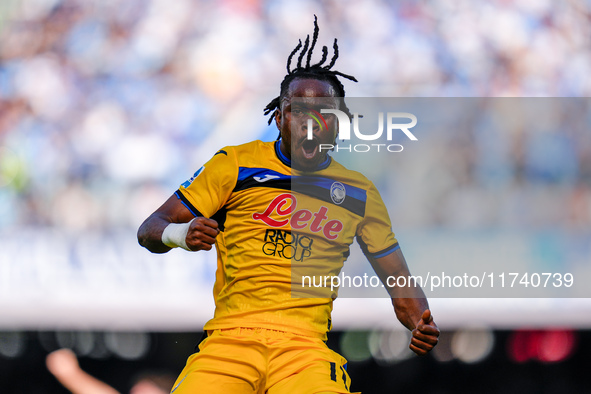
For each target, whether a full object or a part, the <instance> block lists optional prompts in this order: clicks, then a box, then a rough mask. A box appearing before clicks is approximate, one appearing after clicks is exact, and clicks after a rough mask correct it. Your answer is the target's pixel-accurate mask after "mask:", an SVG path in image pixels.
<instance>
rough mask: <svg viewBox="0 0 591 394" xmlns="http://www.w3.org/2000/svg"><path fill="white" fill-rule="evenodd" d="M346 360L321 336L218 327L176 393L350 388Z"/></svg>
mask: <svg viewBox="0 0 591 394" xmlns="http://www.w3.org/2000/svg"><path fill="white" fill-rule="evenodd" d="M346 365H347V360H345V359H344V358H343V357H342V356H340V355H339V354H337V353H336V352H333V351H332V350H330V349H329V348H328V347H327V346H326V344H325V343H324V342H323V341H322V340H321V339H316V338H310V337H305V336H300V335H296V334H292V333H287V332H283V331H275V330H268V329H264V328H232V329H223V330H214V331H212V332H210V333H209V336H208V337H207V338H206V339H205V340H204V341H203V342H201V344H200V345H199V353H195V354H193V355H191V357H189V359H188V360H187V365H186V366H185V368H184V369H183V371H182V372H181V374H180V375H179V377H178V379H177V381H176V382H175V384H174V386H173V389H172V391H171V393H174V394H189V393H190V394H196V393H208V394H218V393H219V394H243V393H244V394H246V393H249V394H253V393H257V394H283V393H285V394H320V393H331V394H333V393H350V391H349V387H350V385H351V379H350V378H349V375H348V374H347V371H346Z"/></svg>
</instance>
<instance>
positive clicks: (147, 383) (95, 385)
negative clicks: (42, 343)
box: [46, 349, 175, 394]
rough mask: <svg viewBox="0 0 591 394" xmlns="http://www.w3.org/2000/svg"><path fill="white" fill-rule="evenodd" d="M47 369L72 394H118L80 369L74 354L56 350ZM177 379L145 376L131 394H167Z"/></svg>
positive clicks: (141, 377)
mask: <svg viewBox="0 0 591 394" xmlns="http://www.w3.org/2000/svg"><path fill="white" fill-rule="evenodd" d="M46 363H47V369H48V370H49V372H51V373H52V374H53V375H54V376H55V377H56V379H57V380H59V382H60V383H61V384H62V385H63V386H64V387H65V388H67V389H68V390H70V392H72V394H118V393H119V392H118V391H117V390H115V389H114V388H113V387H111V386H109V385H108V384H106V383H105V382H102V381H100V380H98V379H97V378H95V377H93V376H91V375H89V374H88V373H86V372H85V371H83V370H82V369H81V368H80V365H79V364H78V359H77V358H76V355H75V354H74V352H72V351H71V350H69V349H60V350H56V351H54V352H52V353H50V354H48V355H47V359H46ZM174 380H175V378H174V377H172V376H168V375H163V374H143V375H141V376H140V377H139V378H138V379H137V381H136V382H135V383H134V385H133V387H132V388H131V390H130V391H129V393H130V394H167V393H169V392H170V389H171V388H172V385H173V383H174Z"/></svg>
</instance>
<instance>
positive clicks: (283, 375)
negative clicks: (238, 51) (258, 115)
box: [138, 21, 439, 394]
mask: <svg viewBox="0 0 591 394" xmlns="http://www.w3.org/2000/svg"><path fill="white" fill-rule="evenodd" d="M317 38H318V25H317V23H316V21H315V29H314V34H313V37H312V40H310V37H309V36H308V37H307V38H306V41H305V43H304V44H303V45H302V43H301V41H300V43H299V44H298V46H297V47H296V48H295V49H294V50H293V51H292V52H291V54H290V55H289V58H288V61H287V71H288V74H287V76H286V77H285V78H284V80H283V82H282V83H281V91H280V95H279V97H277V98H275V99H274V100H272V101H271V102H270V103H269V105H267V107H266V108H265V114H266V115H270V116H271V118H270V119H269V123H271V122H272V121H275V123H276V125H277V128H278V129H279V131H280V136H279V138H278V140H277V141H274V142H262V141H253V142H251V143H247V144H244V145H240V146H228V147H225V148H223V149H221V150H219V151H218V152H217V153H216V154H215V155H214V156H213V158H212V159H211V160H209V162H207V163H206V164H205V165H204V166H203V167H202V168H200V169H199V170H198V171H197V172H196V173H195V174H194V175H193V177H192V178H191V179H190V180H188V181H187V182H185V183H183V184H182V185H181V186H180V188H179V190H178V191H177V192H176V193H175V194H174V195H173V196H171V197H170V198H169V199H168V200H167V201H166V202H165V203H164V204H163V205H162V206H161V207H160V208H158V210H156V212H154V213H153V214H152V215H151V216H150V217H149V218H148V219H146V221H145V222H144V223H143V224H142V225H141V226H140V229H139V231H138V239H139V242H140V244H141V245H142V246H144V247H146V248H147V249H149V250H150V251H152V252H154V253H165V252H168V251H169V250H170V249H171V248H175V247H181V248H183V249H186V250H188V251H199V250H210V249H212V246H213V244H214V243H215V245H216V250H217V256H218V269H217V273H216V283H215V285H214V297H215V304H216V310H215V315H214V318H213V319H211V320H210V321H209V322H207V323H206V325H205V327H204V330H206V331H207V333H208V336H207V338H206V339H205V340H204V341H202V343H201V344H200V346H199V349H200V351H199V352H198V353H195V354H193V355H192V356H191V357H190V358H189V360H188V361H187V365H186V367H185V369H184V370H183V371H182V372H181V374H180V375H179V378H178V380H177V382H176V383H175V385H174V387H173V390H172V392H174V393H175V394H178V393H196V392H207V393H269V394H275V393H349V392H350V391H349V390H350V385H351V381H350V378H349V376H348V374H347V372H346V360H345V359H344V358H343V357H341V356H340V355H339V354H337V353H335V352H333V351H332V350H330V349H328V347H327V346H326V344H325V342H324V341H325V340H326V335H327V332H328V331H329V330H330V329H331V320H330V314H331V311H332V302H333V298H335V297H336V295H331V294H328V295H325V296H323V297H320V298H319V297H317V296H314V297H301V298H295V297H292V284H293V281H294V279H293V271H292V258H295V257H294V255H293V254H291V253H287V250H293V249H290V248H295V247H296V246H297V245H296V238H297V239H298V240H301V239H302V238H301V237H304V238H306V239H307V240H308V241H307V242H305V243H303V244H302V243H300V245H304V247H307V248H308V250H307V251H308V253H307V254H305V256H304V255H303V254H302V255H301V257H300V258H299V262H301V261H302V260H303V259H304V258H305V259H306V264H308V266H309V267H312V269H314V268H315V267H320V268H325V267H322V264H323V262H324V261H332V262H335V264H336V265H335V264H333V265H332V266H330V268H329V269H330V272H332V273H338V271H339V270H340V268H341V267H342V265H343V262H344V260H345V259H346V256H347V255H348V248H349V245H350V244H351V243H352V241H353V239H354V238H357V240H358V242H359V244H360V245H361V247H362V249H363V251H364V253H365V255H366V256H367V258H368V260H369V261H370V262H371V263H372V265H373V266H374V269H375V270H376V272H377V273H378V275H379V276H380V277H381V278H382V281H384V280H385V277H387V276H389V275H393V276H397V275H410V273H409V271H408V268H407V266H406V262H405V260H404V257H403V255H402V253H401V251H400V248H399V246H398V242H397V241H396V239H395V238H394V234H393V233H392V230H391V223H390V220H389V217H388V213H387V211H386V208H385V206H384V204H383V202H382V200H381V198H380V196H379V193H378V192H377V190H376V189H375V187H374V186H373V184H372V183H371V182H370V181H369V180H367V179H366V178H365V177H363V176H362V175H361V174H359V173H356V172H353V171H349V170H347V169H345V168H344V167H342V166H341V165H340V164H338V163H336V162H335V161H334V160H332V158H331V157H330V156H328V155H327V152H326V150H325V151H324V152H323V151H321V149H320V148H319V146H320V144H331V143H332V144H334V143H335V139H336V136H337V126H336V120H335V118H334V117H329V116H327V117H326V124H325V126H324V127H322V126H321V125H319V124H317V125H316V126H314V129H313V138H312V139H311V140H308V139H307V138H306V130H307V128H306V127H307V124H308V123H307V120H308V119H309V118H310V116H309V112H310V111H316V110H320V107H324V108H326V105H327V103H328V105H329V106H330V108H334V109H340V110H341V111H344V112H345V113H347V114H349V115H350V112H349V109H348V108H347V107H346V105H345V104H344V102H343V101H341V100H338V98H342V97H344V96H345V91H344V87H343V85H342V84H341V82H340V81H339V79H338V77H344V78H347V79H350V80H354V81H356V80H355V78H354V77H352V76H349V75H346V74H343V73H341V72H338V71H334V70H332V67H333V66H334V63H335V61H336V59H337V57H338V46H337V41H336V40H335V42H334V45H333V48H334V56H333V57H332V59H331V61H330V62H329V64H327V65H324V64H325V62H326V61H327V57H328V49H327V47H323V48H322V59H321V60H320V61H319V62H318V63H316V64H312V63H311V57H312V53H313V49H314V46H315V44H316V41H317ZM298 51H299V55H298V57H297V65H296V67H295V68H294V69H292V68H291V63H292V60H293V58H294V56H295V55H296V54H298ZM327 99H328V100H327ZM302 100H303V103H302ZM296 175H297V176H296ZM310 177H311V178H310ZM304 178H306V179H314V182H315V183H314V186H315V187H317V190H320V192H319V194H318V195H315V196H314V198H311V199H308V200H309V201H308V203H309V204H311V205H309V206H308V205H304V206H305V207H311V208H310V209H300V210H298V211H295V209H296V206H297V207H302V204H301V202H302V197H301V196H297V197H296V195H295V194H293V193H291V187H292V183H291V182H292V181H294V180H296V179H304ZM327 181H328V182H329V186H326V185H324V183H323V182H327ZM330 183H332V185H333V187H331V186H330ZM335 184H339V185H341V186H342V190H345V191H347V190H349V191H351V190H355V191H358V192H359V193H358V194H357V198H358V200H357V203H358V204H354V202H355V199H354V198H353V196H349V199H347V197H345V200H344V201H343V200H339V201H338V203H337V202H335V196H336V197H337V198H338V197H339V196H341V194H339V193H337V194H335V191H334V185H335ZM360 196H362V197H360ZM341 198H342V197H341ZM331 199H332V201H333V202H332V203H331ZM310 201H311V202H310ZM323 204H324V205H323ZM326 204H328V205H329V207H328V208H327V207H326V206H325V205H326ZM313 212H315V213H314V214H313ZM290 214H291V215H290ZM290 219H291V220H290ZM343 222H344V223H343ZM296 229H297V230H298V231H297V232H296V231H293V232H292V230H296ZM319 234H322V235H319ZM268 242H271V243H272V244H273V245H275V249H272V250H270V249H268V248H265V245H266V244H267V243H268ZM298 242H299V241H298ZM306 245H307V246H306ZM277 248H279V249H277ZM282 251H283V252H282ZM295 259H296V260H297V259H298V258H295ZM296 281H297V280H296ZM414 291H415V292H414V293H412V294H414V296H413V297H412V298H411V297H410V296H408V295H409V294H411V293H404V294H405V295H407V297H408V298H407V297H397V295H401V294H402V293H394V292H391V295H392V297H393V298H392V302H393V305H394V308H395V311H396V315H397V317H398V319H399V320H400V321H401V322H402V324H404V326H405V327H407V328H408V329H409V330H411V331H412V339H411V344H410V348H411V349H412V350H413V351H414V352H415V353H417V354H419V355H423V354H426V353H427V352H429V351H430V350H431V349H432V348H433V347H434V346H435V345H436V343H437V340H438V339H437V338H438V336H439V330H438V328H437V326H436V325H435V323H434V321H433V318H432V316H431V312H430V311H429V309H428V304H427V301H426V299H425V297H424V295H423V293H422V291H421V290H420V289H414ZM187 313H191V312H190V311H187Z"/></svg>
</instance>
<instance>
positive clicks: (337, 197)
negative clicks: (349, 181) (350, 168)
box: [330, 182, 347, 205]
mask: <svg viewBox="0 0 591 394" xmlns="http://www.w3.org/2000/svg"><path fill="white" fill-rule="evenodd" d="M345 197H347V191H346V189H345V185H343V184H342V183H341V182H335V183H333V184H332V186H331V187H330V198H331V199H332V202H334V203H335V204H337V205H340V204H341V203H342V202H343V201H345Z"/></svg>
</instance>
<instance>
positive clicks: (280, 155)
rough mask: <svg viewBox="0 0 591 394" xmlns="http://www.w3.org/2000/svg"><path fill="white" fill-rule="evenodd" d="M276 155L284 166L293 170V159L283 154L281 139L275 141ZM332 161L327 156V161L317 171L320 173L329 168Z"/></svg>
mask: <svg viewBox="0 0 591 394" xmlns="http://www.w3.org/2000/svg"><path fill="white" fill-rule="evenodd" d="M275 154H276V155H277V157H278V158H279V160H280V161H281V162H282V163H283V164H285V165H286V166H288V167H290V168H291V159H290V158H289V157H287V156H285V155H284V154H283V152H281V139H278V140H277V141H275ZM331 160H332V159H331V157H330V156H329V155H326V159H325V160H324V161H323V162H322V163H321V164H320V165H319V166H318V168H317V169H316V170H315V171H320V170H324V169H325V168H327V167H328V166H329V165H330V162H331Z"/></svg>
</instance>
